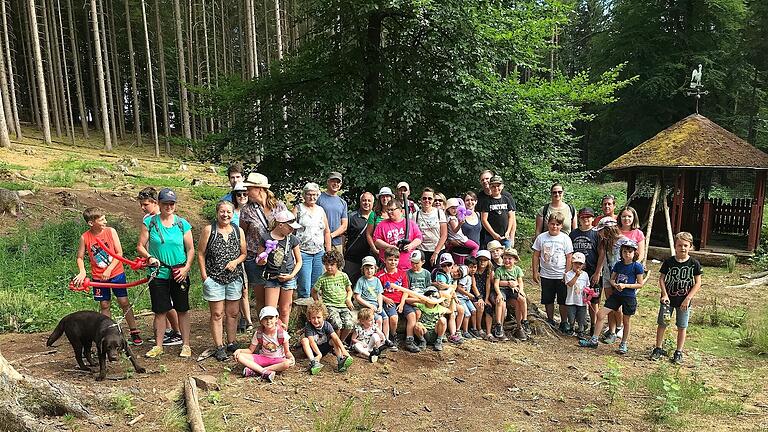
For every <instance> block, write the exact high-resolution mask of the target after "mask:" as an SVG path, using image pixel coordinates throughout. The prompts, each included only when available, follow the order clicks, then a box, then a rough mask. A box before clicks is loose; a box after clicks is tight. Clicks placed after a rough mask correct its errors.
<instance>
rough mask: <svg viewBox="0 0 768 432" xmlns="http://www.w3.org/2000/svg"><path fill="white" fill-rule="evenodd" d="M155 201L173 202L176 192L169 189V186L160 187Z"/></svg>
mask: <svg viewBox="0 0 768 432" xmlns="http://www.w3.org/2000/svg"><path fill="white" fill-rule="evenodd" d="M157 201H158V202H172V203H175V202H176V192H174V191H173V190H172V189H169V188H165V189H161V190H160V192H159V193H158V194H157Z"/></svg>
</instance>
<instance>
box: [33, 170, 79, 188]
mask: <svg viewBox="0 0 768 432" xmlns="http://www.w3.org/2000/svg"><path fill="white" fill-rule="evenodd" d="M40 180H41V181H42V182H43V183H45V184H46V185H47V186H51V187H61V188H71V187H73V186H74V185H75V173H74V172H72V171H56V172H51V173H45V174H42V175H41V176H40Z"/></svg>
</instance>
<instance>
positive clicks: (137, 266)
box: [69, 238, 160, 291]
mask: <svg viewBox="0 0 768 432" xmlns="http://www.w3.org/2000/svg"><path fill="white" fill-rule="evenodd" d="M96 244H98V245H99V247H100V248H102V249H103V250H104V252H106V253H107V254H109V256H111V257H112V258H114V259H116V260H118V261H120V262H122V263H124V264H127V265H128V267H130V268H131V270H141V269H143V268H146V267H147V266H148V265H149V260H148V259H147V258H141V257H140V258H136V259H135V260H130V259H128V258H125V257H123V256H120V255H118V254H116V253H115V252H113V251H112V250H111V249H109V248H108V247H107V245H105V244H104V243H103V242H102V241H101V240H100V239H98V238H97V239H96ZM159 269H160V267H158V268H157V270H155V272H154V273H153V274H152V275H151V276H149V277H145V278H143V279H139V280H137V281H133V282H126V283H110V282H99V281H92V280H90V279H89V278H85V279H83V282H82V284H81V285H80V286H77V285H75V282H74V281H69V289H70V290H72V291H88V290H89V289H90V287H94V288H110V289H112V288H131V287H135V286H138V285H143V284H145V283H147V282H149V280H150V279H151V278H153V277H154V276H155V274H156V273H157V271H158V270H159Z"/></svg>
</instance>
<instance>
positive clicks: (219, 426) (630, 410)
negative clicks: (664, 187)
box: [0, 150, 768, 431]
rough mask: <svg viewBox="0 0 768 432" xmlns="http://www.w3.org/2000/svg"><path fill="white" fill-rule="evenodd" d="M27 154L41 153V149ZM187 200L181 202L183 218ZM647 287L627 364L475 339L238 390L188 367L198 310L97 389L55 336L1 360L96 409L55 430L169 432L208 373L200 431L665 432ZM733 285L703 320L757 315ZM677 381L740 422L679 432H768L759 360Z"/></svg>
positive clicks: (200, 342)
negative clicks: (135, 369)
mask: <svg viewBox="0 0 768 432" xmlns="http://www.w3.org/2000/svg"><path fill="white" fill-rule="evenodd" d="M50 151H51V152H54V151H60V152H62V153H65V152H66V151H65V150H50ZM3 152H5V153H2V154H0V157H2V158H1V159H0V160H4V161H6V162H11V163H14V164H21V165H24V162H25V161H24V159H25V158H24V157H23V155H19V154H14V153H9V151H7V150H3ZM38 152H39V153H41V154H45V153H48V150H45V151H40V150H38ZM11 156H13V157H11ZM89 157H96V156H95V155H93V154H91V155H90V156H89ZM142 163H143V162H142ZM32 165H37V166H32ZM164 165H167V164H165V163H164ZM42 168H44V164H41V162H40V161H35V162H34V164H32V163H30V165H29V168H28V170H25V171H24V172H25V174H27V175H29V174H34V172H35V170H36V169H42ZM211 181H215V180H211ZM60 191H61V189H57V188H54V189H48V188H45V187H41V188H40V190H39V191H38V192H37V193H36V194H35V195H34V196H32V197H26V198H25V201H27V202H29V203H30V205H29V206H28V209H30V210H29V211H30V212H31V213H30V214H31V217H30V218H29V220H32V221H34V220H43V219H45V218H50V217H57V215H59V214H64V213H65V212H66V210H65V209H64V207H67V206H66V205H63V204H61V203H60V202H59V201H58V200H57V199H58V195H56V193H57V192H60ZM68 191H69V192H72V193H74V194H75V195H76V196H77V199H78V202H79V205H80V206H79V207H78V208H83V207H85V206H88V205H99V206H101V207H104V208H105V209H106V210H107V211H108V212H109V213H110V214H115V215H121V216H122V217H124V218H125V219H127V221H129V223H136V224H138V221H139V220H140V218H141V212H140V209H139V207H138V204H137V203H136V202H135V201H134V200H133V198H132V197H134V196H135V194H136V192H137V191H136V190H114V191H108V190H94V189H93V188H87V187H82V186H78V187H76V188H75V189H74V190H71V189H68ZM185 193H186V192H184V191H182V192H181V194H182V200H181V201H182V202H183V203H184V204H181V205H180V208H181V209H182V210H183V209H189V210H190V211H189V212H185V216H188V217H189V218H190V220H191V222H192V224H193V225H196V226H201V224H202V219H201V217H200V215H197V214H196V212H195V211H193V209H195V208H199V207H195V206H197V205H198V204H200V203H196V202H194V201H191V198H189V197H188V196H185ZM187 199H189V200H190V202H189V205H188V206H187V204H186V202H187V201H186V200H187ZM35 204H39V205H35ZM41 206H46V207H47V208H46V207H41ZM14 223H15V221H13V220H12V219H11V218H9V217H7V216H6V217H0V235H1V234H3V233H7V232H9V231H12V230H13V224H14ZM650 268H651V271H652V272H653V273H652V274H654V275H655V276H653V279H655V278H656V277H657V276H658V273H657V270H658V264H656V263H652V264H650ZM707 270H709V269H707ZM739 272H741V273H746V272H749V268H748V267H746V266H740V267H739V268H738V269H737V273H736V274H738V273H739ZM526 273H528V271H527V269H526ZM653 279H652V280H651V282H649V283H648V285H647V286H646V288H645V289H643V290H641V294H640V296H641V302H640V308H639V312H638V316H637V317H636V319H635V321H634V322H635V323H636V324H635V327H634V328H633V331H632V341H631V342H630V353H629V354H628V355H626V356H619V355H617V354H615V353H614V352H613V349H615V348H616V346H615V345H614V346H606V345H602V344H601V346H600V347H599V348H598V349H597V350H589V349H582V348H578V347H577V346H576V345H577V341H576V339H575V338H573V337H555V338H548V337H543V336H542V337H537V338H533V339H532V340H530V341H528V342H523V343H519V342H505V343H490V342H486V341H479V340H472V341H467V342H466V343H465V344H463V345H460V346H455V345H446V349H445V351H443V352H442V353H437V352H434V351H432V350H428V351H426V352H423V353H420V354H410V353H407V352H403V351H402V350H401V351H400V352H398V353H387V354H386V355H385V357H384V358H383V359H382V360H380V362H379V363H377V364H370V363H368V362H367V361H366V360H364V359H361V358H357V359H355V363H354V364H353V365H352V367H351V369H350V370H349V371H348V372H346V373H343V374H341V373H337V372H335V371H334V370H332V369H333V367H332V366H331V364H330V363H326V367H325V368H324V369H323V371H322V372H321V373H320V374H319V375H317V376H314V377H312V376H310V375H309V374H308V373H307V371H306V367H307V364H308V363H307V361H306V359H303V358H300V357H299V358H298V364H297V366H296V367H295V368H293V369H291V370H289V371H287V372H286V373H284V374H282V375H279V376H278V378H277V380H276V382H275V383H274V384H267V383H263V382H261V381H259V380H257V379H253V378H248V379H246V378H243V377H242V375H241V370H242V369H241V368H240V367H238V366H236V365H235V364H234V363H233V362H232V361H231V360H230V361H227V362H222V363H219V362H217V361H216V360H215V359H213V358H210V359H207V360H204V361H202V362H197V361H195V358H196V356H197V355H198V354H200V353H201V352H202V351H203V350H205V349H206V348H209V347H210V345H211V339H210V333H209V329H208V312H207V311H206V310H195V311H193V312H192V335H193V339H192V351H193V358H192V359H181V358H179V357H178V353H179V351H180V347H169V348H167V349H166V353H165V354H164V355H163V356H162V357H160V358H159V359H145V358H144V357H143V355H144V353H145V352H146V351H147V350H149V348H150V344H149V343H147V342H145V344H144V345H143V346H140V347H135V349H134V351H135V352H136V353H137V354H138V356H140V362H141V363H142V364H143V365H144V366H145V367H146V368H147V372H148V373H146V374H134V373H132V371H131V368H130V363H128V362H127V361H123V362H122V363H119V364H117V363H113V364H110V367H109V373H108V379H107V380H106V381H103V382H96V381H95V380H94V375H92V374H88V373H85V372H81V371H78V370H76V369H75V366H76V363H75V360H74V356H73V353H72V349H71V347H70V346H69V344H68V342H67V341H66V338H64V337H62V339H60V340H59V342H58V343H57V346H56V348H55V349H50V348H47V347H46V346H45V341H46V339H47V337H48V334H47V333H45V334H42V333H38V334H5V335H0V352H2V354H3V355H4V356H5V357H6V358H7V359H8V360H9V361H10V362H11V363H12V365H13V366H14V367H15V368H17V369H18V371H19V372H21V373H24V374H28V375H30V376H33V377H38V378H49V379H57V380H62V381H66V382H69V383H72V384H74V385H75V386H77V387H78V388H80V389H81V390H82V391H83V394H84V395H85V397H87V398H92V400H93V401H94V402H91V404H90V406H91V408H92V410H93V412H94V413H95V414H98V415H99V416H100V421H99V422H98V423H97V424H91V423H87V422H84V421H82V420H79V419H73V420H67V419H63V418H62V419H61V422H62V426H63V427H65V428H69V429H72V430H81V431H83V430H85V431H91V430H114V431H128V430H140V431H144V430H147V431H150V430H151V431H158V430H161V431H165V430H179V429H175V428H174V427H173V423H174V419H175V417H174V406H175V402H174V401H175V400H177V399H178V395H179V393H178V389H179V386H180V383H181V381H182V379H184V378H185V377H187V376H194V375H211V376H213V377H214V378H215V379H217V381H218V383H219V385H220V386H221V390H220V391H218V392H205V391H201V393H200V394H201V401H200V403H201V407H202V410H203V415H204V417H205V418H206V424H207V426H208V430H227V431H278V430H279V431H303V430H337V429H338V428H334V427H329V428H325V429H323V428H321V427H320V424H321V423H327V422H330V421H333V420H335V419H336V420H338V419H344V418H345V417H344V416H345V415H346V414H349V413H345V412H344V410H343V406H344V403H345V402H346V401H347V400H349V399H350V398H352V400H353V401H354V402H353V405H352V412H351V417H352V418H353V419H355V420H356V421H357V423H358V424H360V423H364V422H362V421H361V417H362V416H367V419H368V421H369V422H370V423H371V424H372V425H373V429H374V430H377V431H433V430H441V431H466V430H483V431H484V430H487V431H501V430H505V431H550V430H558V431H566V430H568V431H574V430H600V431H602V430H606V431H607V430H611V431H639V430H643V431H645V430H655V429H664V428H660V427H658V426H656V425H655V424H654V423H653V422H652V420H651V419H650V417H649V415H648V412H649V408H650V407H651V406H652V404H653V403H654V402H655V400H654V396H653V395H651V394H649V393H648V392H647V390H646V389H645V387H644V386H643V385H642V381H643V379H644V377H645V376H647V375H648V374H650V373H652V372H653V371H655V370H656V369H657V368H658V364H656V363H653V362H651V361H649V360H647V356H648V353H649V352H650V349H651V348H652V344H653V340H654V334H655V317H656V313H657V309H656V306H655V305H656V304H657V301H658V300H657V296H658V288H657V287H656V282H655V280H653ZM734 279H735V276H734V275H728V274H725V273H723V272H722V271H718V270H714V271H708V272H707V273H705V276H704V285H703V289H702V295H701V296H700V299H699V301H698V302H697V306H699V308H700V309H701V310H704V309H705V308H706V307H708V305H711V304H713V302H714V299H715V298H720V299H721V300H720V305H721V306H725V307H729V306H735V305H739V306H743V307H745V308H746V309H752V308H756V307H761V306H763V305H764V304H765V299H766V295H765V293H764V289H763V288H760V287H757V288H749V289H743V290H732V291H729V292H728V295H727V297H726V298H727V303H728V304H727V305H724V304H723V300H722V298H724V297H725V296H722V295H721V293H722V291H723V289H724V286H726V285H730V284H732V283H734ZM527 283H528V285H527V287H526V291H527V292H528V294H529V296H530V297H531V298H532V299H534V300H538V299H539V292H538V288H537V287H535V286H532V284H531V283H530V281H527ZM193 289H201V288H200V287H196V288H193ZM141 319H142V326H141V327H142V330H143V333H144V334H145V335H146V336H145V337H148V335H149V329H151V317H150V316H143V317H142V318H141ZM238 341H239V342H241V343H247V342H248V341H249V337H248V335H242V334H241V335H239V336H238ZM725 343H728V342H727V341H726V342H724V344H725ZM294 353H295V354H297V353H298V350H295V351H294ZM608 358H613V359H616V361H617V362H618V364H619V365H620V367H621V373H622V382H623V384H622V386H621V391H620V398H619V399H618V400H617V401H615V402H614V403H613V404H611V403H610V402H609V399H608V392H607V389H606V387H605V386H604V385H603V384H601V382H602V381H603V378H602V376H603V374H604V373H605V372H606V370H607V369H608V366H607V359H608ZM681 373H682V374H686V375H690V374H696V375H697V376H699V377H701V378H702V379H703V380H704V381H705V382H706V384H707V386H708V387H711V388H714V389H715V390H716V393H717V394H716V395H715V397H717V398H720V399H723V400H739V401H741V402H742V403H743V410H742V412H741V413H740V414H737V415H732V416H724V415H721V414H707V413H696V414H695V415H687V416H686V417H685V419H684V424H683V425H682V426H681V427H680V429H681V430H697V431H709V430H712V431H715V430H723V429H726V428H727V429H729V430H736V431H753V430H768V386H766V383H767V382H768V380H767V377H768V362H766V358H765V357H756V356H754V355H734V356H728V355H722V354H720V355H716V354H713V353H710V352H707V351H702V350H699V349H697V348H695V346H694V345H693V344H691V345H690V346H689V350H688V352H687V357H686V363H685V365H684V366H683V367H682V368H681ZM117 393H123V394H128V395H130V396H131V398H132V405H133V407H134V410H132V411H131V412H126V413H123V412H118V411H116V410H115V409H114V408H110V403H109V401H110V400H111V399H112V396H111V395H114V394H117ZM140 414H144V417H143V418H142V419H141V420H140V421H138V422H137V423H136V424H135V425H134V426H132V427H129V426H127V425H126V423H127V422H128V421H130V420H131V419H133V418H136V417H137V416H139V415H140ZM345 423H351V420H347V421H345ZM181 430H184V429H181ZM344 430H355V429H352V428H350V429H344Z"/></svg>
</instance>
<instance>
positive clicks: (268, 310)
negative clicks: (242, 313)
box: [259, 306, 280, 321]
mask: <svg viewBox="0 0 768 432" xmlns="http://www.w3.org/2000/svg"><path fill="white" fill-rule="evenodd" d="M276 316H280V314H279V313H277V308H276V307H274V306H264V307H263V308H261V311H260V312H259V321H261V320H263V319H264V318H268V317H276Z"/></svg>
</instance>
